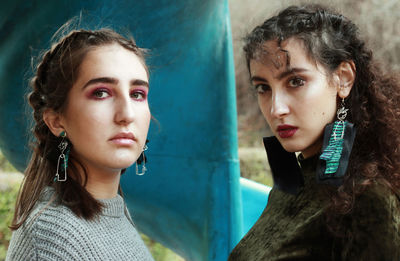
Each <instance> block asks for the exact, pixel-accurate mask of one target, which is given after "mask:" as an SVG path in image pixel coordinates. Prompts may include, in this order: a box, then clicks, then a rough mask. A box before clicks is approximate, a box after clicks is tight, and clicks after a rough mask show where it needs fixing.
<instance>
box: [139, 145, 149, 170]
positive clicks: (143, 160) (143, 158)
mask: <svg viewBox="0 0 400 261" xmlns="http://www.w3.org/2000/svg"><path fill="white" fill-rule="evenodd" d="M148 142H149V140H146V144H145V145H144V147H143V151H142V153H141V154H140V156H139V158H138V159H137V161H136V175H138V176H142V175H144V174H145V173H146V171H147V168H146V162H147V157H146V155H145V153H144V152H145V151H146V150H147V149H148V147H147V143H148ZM139 165H142V171H141V172H139Z"/></svg>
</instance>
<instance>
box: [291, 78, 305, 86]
mask: <svg viewBox="0 0 400 261" xmlns="http://www.w3.org/2000/svg"><path fill="white" fill-rule="evenodd" d="M305 83H306V81H305V80H304V79H302V78H300V77H293V78H291V79H289V81H288V85H289V87H291V88H297V87H301V86H303V85H304V84H305Z"/></svg>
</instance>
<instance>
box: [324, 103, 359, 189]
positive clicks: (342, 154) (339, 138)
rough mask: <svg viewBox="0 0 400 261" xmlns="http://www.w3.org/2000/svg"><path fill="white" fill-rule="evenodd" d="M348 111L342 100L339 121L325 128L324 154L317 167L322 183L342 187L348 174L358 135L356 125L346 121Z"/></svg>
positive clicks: (338, 111) (338, 113) (338, 112)
mask: <svg viewBox="0 0 400 261" xmlns="http://www.w3.org/2000/svg"><path fill="white" fill-rule="evenodd" d="M348 110H349V109H346V108H345V103H344V99H342V103H341V107H340V108H339V109H338V110H337V113H336V115H337V120H336V121H335V122H333V123H331V124H328V125H327V126H326V128H325V132H324V141H323V145H322V154H321V155H320V157H319V162H318V167H317V176H318V179H319V181H320V182H322V183H330V184H336V185H340V184H341V183H342V179H343V176H344V175H345V173H346V170H347V166H348V161H349V157H350V153H351V149H352V147H353V143H354V139H355V135H356V129H355V127H354V125H353V124H352V123H350V122H348V121H345V119H346V117H347V112H348Z"/></svg>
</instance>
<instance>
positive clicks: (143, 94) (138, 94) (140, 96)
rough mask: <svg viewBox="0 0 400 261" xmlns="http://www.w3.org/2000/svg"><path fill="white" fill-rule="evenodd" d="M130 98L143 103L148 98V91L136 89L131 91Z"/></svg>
mask: <svg viewBox="0 0 400 261" xmlns="http://www.w3.org/2000/svg"><path fill="white" fill-rule="evenodd" d="M130 96H131V98H132V99H134V100H138V101H143V100H146V98H147V91H146V90H142V89H135V90H132V91H131V94H130Z"/></svg>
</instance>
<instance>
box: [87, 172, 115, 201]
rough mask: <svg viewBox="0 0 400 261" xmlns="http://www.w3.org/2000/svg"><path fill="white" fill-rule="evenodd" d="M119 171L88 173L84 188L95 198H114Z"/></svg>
mask: <svg viewBox="0 0 400 261" xmlns="http://www.w3.org/2000/svg"><path fill="white" fill-rule="evenodd" d="M120 177H121V171H115V172H99V171H96V172H94V171H92V173H88V180H87V183H86V186H85V188H86V190H87V191H88V192H89V193H90V194H91V195H92V196H93V197H94V198H95V199H109V198H114V197H115V196H117V194H118V187H119V180H120Z"/></svg>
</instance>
